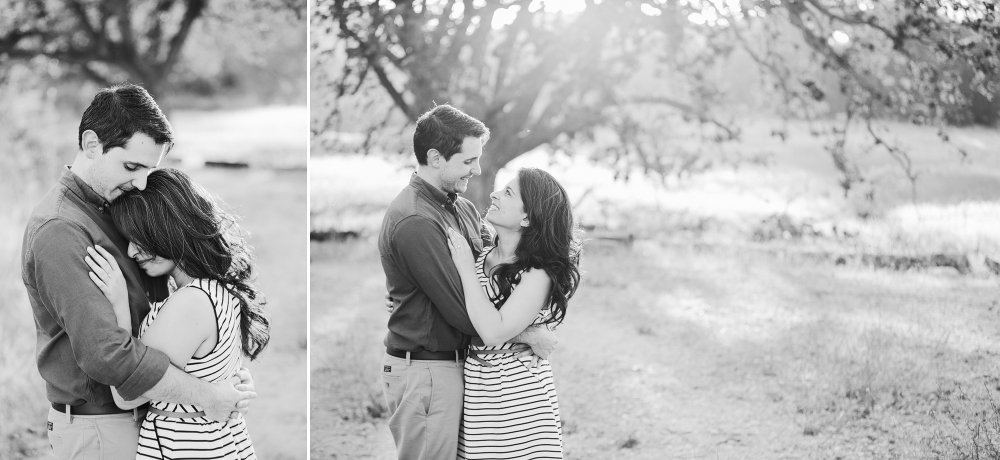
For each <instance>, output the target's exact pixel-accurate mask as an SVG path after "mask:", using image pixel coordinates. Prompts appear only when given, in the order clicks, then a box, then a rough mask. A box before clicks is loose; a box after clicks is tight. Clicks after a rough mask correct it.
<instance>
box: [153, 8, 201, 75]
mask: <svg viewBox="0 0 1000 460" xmlns="http://www.w3.org/2000/svg"><path fill="white" fill-rule="evenodd" d="M186 3H187V9H186V10H184V17H182V18H181V23H180V26H179V27H178V28H177V33H176V34H174V36H173V38H171V39H170V41H169V43H170V50H169V51H167V57H166V59H164V60H163V62H162V63H160V64H159V65H158V66H157V68H158V70H159V72H160V75H166V74H167V73H169V72H170V70H171V69H173V67H174V65H175V64H177V60H178V59H180V56H181V49H183V48H184V42H186V41H187V39H188V35H190V33H191V26H192V25H193V24H194V21H195V20H196V19H198V17H199V16H201V14H202V12H204V10H205V5H206V4H207V1H206V0H187V2H186Z"/></svg>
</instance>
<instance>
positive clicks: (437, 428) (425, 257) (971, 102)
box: [308, 0, 1000, 460]
mask: <svg viewBox="0 0 1000 460" xmlns="http://www.w3.org/2000/svg"><path fill="white" fill-rule="evenodd" d="M308 20H309V23H310V38H309V43H310V57H309V62H310V63H309V65H310V96H309V114H310V130H311V134H310V136H311V137H310V156H309V178H310V180H309V184H310V186H309V213H310V221H309V238H310V284H309V288H310V299H311V300H310V322H309V328H310V337H311V339H310V345H311V346H310V455H311V458H314V459H315V458H378V459H396V458H398V459H445V458H448V459H450V458H460V459H464V458H468V459H500V458H511V459H540V458H566V459H570V458H573V459H605V458H613V459H664V458H670V459H802V458H816V459H831V460H832V459H869V458H871V459H932V458H933V459H979V458H997V452H1000V429H998V427H1000V410H998V405H997V399H996V398H997V393H998V392H1000V375H998V368H997V364H996V359H995V358H996V356H997V354H998V353H1000V340H998V337H1000V334H998V333H1000V318H998V316H997V315H998V313H1000V312H998V310H997V300H996V299H997V298H998V294H1000V284H998V279H1000V278H998V276H1000V264H998V262H997V261H998V260H1000V234H998V233H997V231H996V228H997V226H998V224H1000V220H998V216H1000V207H998V204H997V199H998V198H1000V157H998V156H997V153H1000V150H998V145H1000V131H998V119H1000V102H998V99H997V97H996V95H997V90H998V89H1000V87H998V85H1000V72H998V69H1000V56H998V54H997V52H998V50H1000V21H998V16H997V5H996V3H995V2H993V1H985V0H978V1H977V0H962V1H958V0H954V1H952V0H877V1H876V0H645V1H638V0H631V1H625V0H622V1H609V0H603V1H601V0H544V1H543V0H464V1H455V0H426V1H384V0H382V1H376V0H313V1H311V2H310V12H309V18H308Z"/></svg>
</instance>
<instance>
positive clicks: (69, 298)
mask: <svg viewBox="0 0 1000 460" xmlns="http://www.w3.org/2000/svg"><path fill="white" fill-rule="evenodd" d="M31 244H32V251H33V254H34V261H35V263H34V272H35V273H34V275H35V280H36V284H37V287H38V293H39V296H40V298H41V301H42V304H43V305H45V307H46V308H47V309H48V310H49V313H50V314H51V315H52V317H53V318H55V319H56V321H57V323H58V324H59V326H60V327H62V328H63V330H64V331H66V335H67V336H68V338H69V342H70V347H71V348H72V349H73V356H74V358H76V362H77V364H78V365H79V366H80V369H82V370H83V371H84V372H86V373H87V375H89V376H90V377H91V378H92V379H94V380H96V381H98V382H101V383H103V384H105V385H111V386H114V387H116V388H117V389H118V392H119V393H120V394H121V395H122V397H123V398H125V399H127V400H131V399H135V398H137V397H139V396H141V395H142V394H143V393H145V392H146V391H148V390H149V389H150V388H152V387H153V386H154V385H156V383H157V382H159V381H160V379H161V378H163V375H164V374H165V373H166V372H167V366H169V365H170V359H169V358H168V357H167V355H166V354H164V353H162V352H160V351H158V350H155V349H153V348H149V347H146V346H145V345H143V344H142V343H141V342H139V341H138V340H137V339H135V338H133V337H132V336H131V335H130V334H129V333H128V332H126V331H125V330H124V329H122V328H120V327H118V322H117V321H116V320H115V313H114V310H113V309H112V307H111V302H110V301H108V299H107V297H105V296H104V293H103V292H101V290H100V289H99V288H98V287H97V285H96V284H94V282H93V280H91V279H90V275H89V272H90V267H89V266H88V265H87V263H86V261H85V260H84V256H85V255H86V254H87V251H86V248H87V246H92V245H93V244H94V243H93V238H92V237H91V236H90V235H89V234H88V233H87V232H86V231H84V230H83V228H82V227H79V226H77V225H76V224H73V223H71V222H68V221H64V220H59V219H56V220H52V221H49V222H47V223H45V224H44V225H42V227H41V228H39V230H38V232H37V233H36V235H35V237H34V239H33V240H32V243H31ZM111 252H112V254H114V253H116V252H117V251H115V250H114V249H113V248H111ZM119 263H121V261H119Z"/></svg>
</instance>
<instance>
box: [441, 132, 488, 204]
mask: <svg viewBox="0 0 1000 460" xmlns="http://www.w3.org/2000/svg"><path fill="white" fill-rule="evenodd" d="M481 156H483V141H481V140H480V139H479V138H478V137H466V138H465V140H464V141H462V150H461V151H460V152H458V153H456V154H454V155H452V157H451V159H449V160H447V161H445V160H444V159H443V158H442V160H441V190H442V191H444V192H445V193H464V192H465V190H466V189H467V188H469V179H471V178H472V176H478V175H479V173H481V172H482V170H481V169H479V157H481Z"/></svg>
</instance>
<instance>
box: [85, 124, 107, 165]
mask: <svg viewBox="0 0 1000 460" xmlns="http://www.w3.org/2000/svg"><path fill="white" fill-rule="evenodd" d="M80 146H81V147H83V153H84V154H85V155H87V158H90V159H91V160H93V159H94V158H96V157H97V156H98V155H102V154H104V144H102V143H101V139H100V138H98V137H97V133H95V132H94V131H93V130H90V129H88V130H86V131H84V132H83V139H81V142H80Z"/></svg>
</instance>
